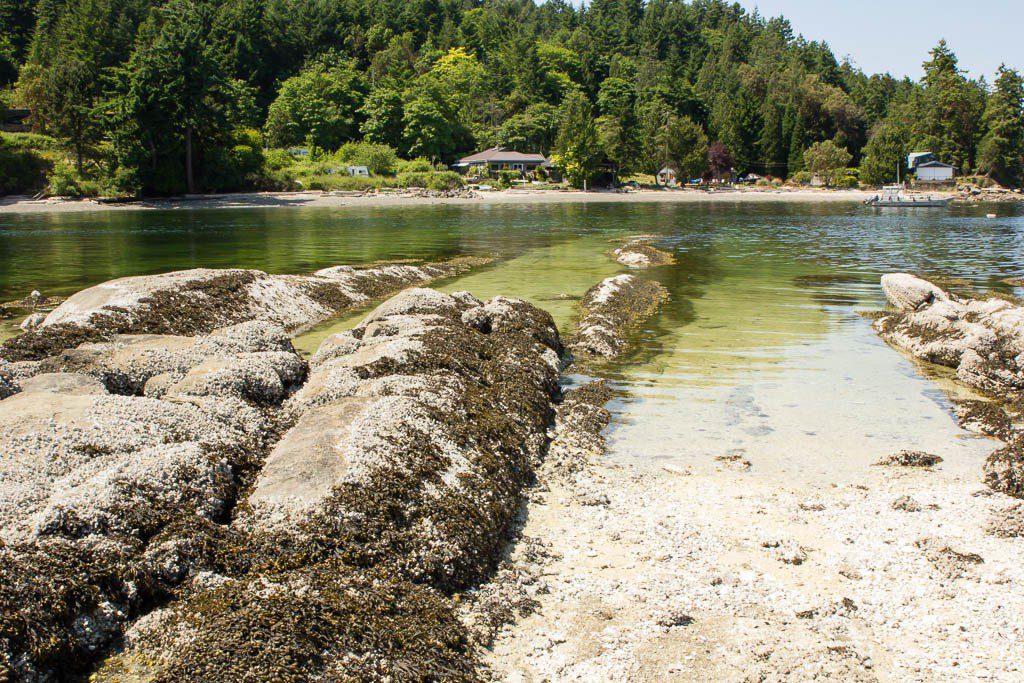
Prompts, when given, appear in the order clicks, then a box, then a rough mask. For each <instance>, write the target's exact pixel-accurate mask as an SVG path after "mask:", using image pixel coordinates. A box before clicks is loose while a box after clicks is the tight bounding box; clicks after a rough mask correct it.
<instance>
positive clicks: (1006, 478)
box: [984, 436, 1024, 498]
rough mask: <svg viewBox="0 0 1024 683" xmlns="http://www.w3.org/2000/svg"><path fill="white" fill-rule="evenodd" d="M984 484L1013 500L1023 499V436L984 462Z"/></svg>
mask: <svg viewBox="0 0 1024 683" xmlns="http://www.w3.org/2000/svg"><path fill="white" fill-rule="evenodd" d="M984 472H985V483H986V484H988V485H989V486H990V487H991V488H992V489H994V490H996V491H999V492H1000V493H1005V494H1006V495H1008V496H1013V497H1014V498H1024V436H1018V437H1017V438H1016V439H1014V440H1013V441H1012V442H1011V443H1009V444H1008V445H1007V446H1006V447H1005V448H1000V449H999V450H997V451H995V452H994V453H992V455H990V456H988V458H987V459H986V460H985V467H984Z"/></svg>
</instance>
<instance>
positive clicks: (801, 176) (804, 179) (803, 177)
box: [789, 171, 813, 185]
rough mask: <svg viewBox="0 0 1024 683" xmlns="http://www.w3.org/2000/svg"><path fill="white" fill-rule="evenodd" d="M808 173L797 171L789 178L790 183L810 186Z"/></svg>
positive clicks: (809, 173) (809, 174)
mask: <svg viewBox="0 0 1024 683" xmlns="http://www.w3.org/2000/svg"><path fill="white" fill-rule="evenodd" d="M811 178H813V176H812V175H811V172H810V171H798V172H797V173H794V174H793V175H791V176H790V177H789V180H790V182H793V183H796V184H797V185H810V184H811Z"/></svg>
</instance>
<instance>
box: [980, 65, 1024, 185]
mask: <svg viewBox="0 0 1024 683" xmlns="http://www.w3.org/2000/svg"><path fill="white" fill-rule="evenodd" d="M984 121H985V128H986V130H987V132H986V133H985V137H984V138H983V139H982V141H981V145H980V147H979V154H978V156H979V159H978V167H979V170H980V171H981V172H982V173H986V174H988V175H989V176H991V177H992V178H994V179H995V180H997V181H998V182H1000V183H1002V184H1004V185H1010V186H1019V185H1020V183H1021V182H1022V180H1024V79H1022V78H1021V75H1020V73H1019V72H1017V71H1015V70H1013V69H1009V68H1007V67H1006V65H1005V64H1003V65H1001V66H1000V67H999V72H998V74H997V76H996V81H995V88H994V89H993V92H992V94H991V95H990V96H989V98H988V105H987V106H986V108H985V117H984Z"/></svg>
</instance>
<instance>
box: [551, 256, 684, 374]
mask: <svg viewBox="0 0 1024 683" xmlns="http://www.w3.org/2000/svg"><path fill="white" fill-rule="evenodd" d="M667 298H668V290H666V289H665V288H664V287H663V286H662V285H660V284H659V283H657V282H653V281H651V280H644V279H641V278H638V277H636V276H635V275H616V276H614V277H610V278H607V279H605V280H602V281H601V282H600V283H598V284H596V285H594V286H593V287H591V288H590V289H588V290H587V292H586V293H585V294H584V295H583V299H582V301H581V302H580V309H581V317H580V321H579V325H578V327H577V331H576V335H575V336H574V337H573V338H572V340H571V341H570V343H569V348H570V349H571V350H572V352H573V354H574V355H575V356H577V357H578V358H582V359H586V358H588V357H589V358H592V357H604V358H612V357H614V356H617V355H619V354H620V353H622V352H623V350H624V349H625V347H626V338H625V335H626V332H627V331H628V330H629V329H630V328H631V327H633V326H635V325H636V324H637V323H639V322H640V321H642V320H644V319H645V318H647V317H648V316H650V315H651V314H652V313H654V311H656V310H657V308H658V306H659V305H660V304H661V302H662V301H664V300H665V299H667Z"/></svg>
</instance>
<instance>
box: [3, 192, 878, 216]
mask: <svg viewBox="0 0 1024 683" xmlns="http://www.w3.org/2000/svg"><path fill="white" fill-rule="evenodd" d="M873 194H877V192H872V191H867V190H822V189H771V190H765V189H739V190H727V191H717V192H705V191H702V190H668V191H665V190H639V191H634V192H604V191H594V192H582V191H559V190H503V191H496V192H484V193H478V195H477V196H475V197H440V196H438V197H433V196H418V195H414V194H411V193H394V194H375V195H359V196H349V195H341V194H331V193H323V192H319V191H316V192H314V191H307V192H243V193H230V194H216V195H214V194H211V195H201V196H198V197H189V198H167V199H147V200H141V201H137V202H126V203H123V204H101V203H99V202H97V201H95V200H92V199H52V198H51V199H39V200H34V199H30V198H28V197H5V198H0V214H15V213H91V212H104V211H152V210H169V209H245V208H294V207H308V208H343V207H344V208H359V207H369V208H376V207H387V206H438V205H453V206H469V205H499V204H502V205H514V204H574V203H575V204H607V203H620V202H621V203H643V204H647V203H693V204H700V203H730V202H783V203H810V202H863V200H864V199H866V198H868V197H870V196H872V195H873Z"/></svg>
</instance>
